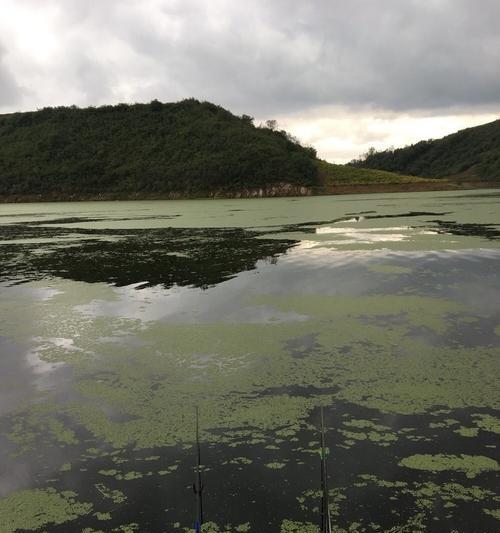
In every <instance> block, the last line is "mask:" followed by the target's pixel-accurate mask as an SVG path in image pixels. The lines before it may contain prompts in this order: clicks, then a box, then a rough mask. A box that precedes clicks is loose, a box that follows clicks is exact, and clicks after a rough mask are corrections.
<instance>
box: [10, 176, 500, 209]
mask: <svg viewBox="0 0 500 533" xmlns="http://www.w3.org/2000/svg"><path fill="white" fill-rule="evenodd" d="M498 188H500V181H497V182H492V181H487V182H484V181H481V182H480V181H477V182H451V181H443V182H441V183H436V182H435V181H433V182H425V181H422V182H408V183H373V184H372V183H357V184H354V183H351V184H336V185H330V186H328V187H304V186H302V187H299V186H291V185H289V184H279V185H278V186H271V187H268V188H260V189H243V190H239V191H222V190H219V191H214V192H211V193H199V194H186V193H176V192H171V193H163V194H162V193H151V194H141V193H118V192H106V193H96V194H81V195H75V194H69V195H64V194H50V195H41V194H40V195H37V194H33V195H24V194H19V195H0V204H16V203H47V202H110V201H135V200H136V201H148V200H217V199H239V198H285V197H304V196H336V195H344V194H377V193H392V192H430V191H460V190H474V189H498Z"/></svg>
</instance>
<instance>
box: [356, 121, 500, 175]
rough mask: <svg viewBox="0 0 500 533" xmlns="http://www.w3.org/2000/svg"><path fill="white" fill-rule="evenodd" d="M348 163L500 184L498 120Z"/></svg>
mask: <svg viewBox="0 0 500 533" xmlns="http://www.w3.org/2000/svg"><path fill="white" fill-rule="evenodd" d="M350 164H351V165H352V166H355V167H358V168H371V169H379V170H387V171H391V172H399V173H402V174H410V175H413V176H425V177H429V178H455V179H461V178H462V179H473V180H482V181H500V120H495V121H494V122H490V123H489V124H484V125H482V126H476V127H474V128H468V129H465V130H461V131H459V132H457V133H453V134H452V135H448V136H446V137H444V138H442V139H437V140H429V141H421V142H419V143H417V144H412V145H411V146H406V147H405V148H397V149H395V150H384V151H382V152H376V151H374V150H370V151H369V152H368V153H367V154H365V156H364V157H363V158H362V159H359V160H355V161H352V162H351V163H350Z"/></svg>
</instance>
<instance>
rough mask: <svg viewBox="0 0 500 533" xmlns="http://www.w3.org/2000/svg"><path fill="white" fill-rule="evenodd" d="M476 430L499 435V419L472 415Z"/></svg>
mask: <svg viewBox="0 0 500 533" xmlns="http://www.w3.org/2000/svg"><path fill="white" fill-rule="evenodd" d="M472 416H473V418H474V420H475V422H476V425H477V427H478V428H480V429H482V430H483V431H489V432H491V433H498V434H500V418H496V417H494V416H491V415H482V414H477V415H472Z"/></svg>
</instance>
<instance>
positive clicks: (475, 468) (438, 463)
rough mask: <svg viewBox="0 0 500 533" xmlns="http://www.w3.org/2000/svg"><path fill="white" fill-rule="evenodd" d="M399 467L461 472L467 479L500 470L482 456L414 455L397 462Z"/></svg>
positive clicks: (492, 460) (496, 464) (490, 460)
mask: <svg viewBox="0 0 500 533" xmlns="http://www.w3.org/2000/svg"><path fill="white" fill-rule="evenodd" d="M399 465H400V466H404V467H406V468H412V469H416V470H428V471H430V472H442V471H445V470H451V471H457V472H463V473H464V474H465V475H466V476H467V477H468V478H473V477H476V476H477V475H479V474H481V473H482V472H488V471H497V470H500V465H499V464H498V463H497V461H495V460H494V459H491V458H490V457H485V456H483V455H464V454H462V455H445V454H437V455H429V454H416V455H412V456H409V457H405V458H404V459H402V460H401V461H400V462H399Z"/></svg>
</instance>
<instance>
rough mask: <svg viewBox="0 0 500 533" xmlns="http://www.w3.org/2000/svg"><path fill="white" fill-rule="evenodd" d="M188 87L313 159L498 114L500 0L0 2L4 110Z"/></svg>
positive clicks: (187, 93)
mask: <svg viewBox="0 0 500 533" xmlns="http://www.w3.org/2000/svg"><path fill="white" fill-rule="evenodd" d="M189 97H194V98H197V99H199V100H208V101H211V102H214V103H216V104H219V105H221V106H223V107H225V108H227V109H229V110H230V111H232V112H233V113H235V114H243V113H244V114H248V115H251V116H253V117H255V122H256V124H259V123H260V122H264V121H265V120H269V119H275V120H277V121H278V126H279V127H280V128H283V129H286V130H287V131H289V132H291V133H292V134H294V135H295V136H297V137H298V138H299V139H300V140H301V142H303V143H304V144H307V145H312V146H314V147H315V148H316V149H317V151H318V154H319V156H320V157H322V158H324V159H327V160H329V161H333V162H338V163H343V162H347V161H349V160H351V159H353V158H356V157H358V155H359V154H361V153H363V152H365V151H366V150H367V149H368V148H369V147H370V146H374V147H375V148H377V149H385V148H387V147H390V146H404V145H406V144H410V143H412V142H416V141H418V140H421V139H429V138H438V137H442V136H444V135H446V134H449V133H452V132H454V131H457V130H459V129H462V128H464V127H469V126H474V125H477V124H482V123H485V122H489V121H492V120H495V119H497V118H500V0H252V1H248V0H0V113H9V112H13V111H28V110H34V109H39V108H42V107H44V106H57V105H73V104H74V105H78V106H80V107H85V106H90V105H102V104H109V103H118V102H149V101H151V100H152V99H155V98H156V99H158V100H161V101H163V102H170V101H178V100H181V99H183V98H189Z"/></svg>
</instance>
